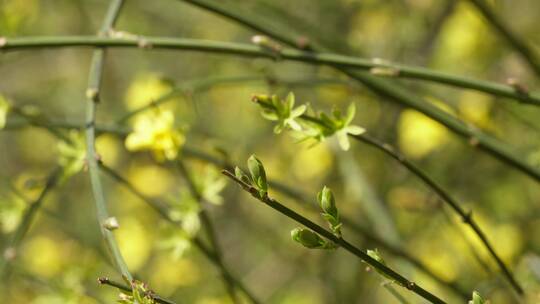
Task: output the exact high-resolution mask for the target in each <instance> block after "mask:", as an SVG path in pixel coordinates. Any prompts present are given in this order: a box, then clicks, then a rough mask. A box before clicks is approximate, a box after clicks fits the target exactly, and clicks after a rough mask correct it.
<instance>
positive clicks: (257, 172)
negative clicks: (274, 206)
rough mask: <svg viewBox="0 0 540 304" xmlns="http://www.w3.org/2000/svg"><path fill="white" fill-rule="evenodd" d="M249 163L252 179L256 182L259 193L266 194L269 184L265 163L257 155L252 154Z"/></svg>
mask: <svg viewBox="0 0 540 304" xmlns="http://www.w3.org/2000/svg"><path fill="white" fill-rule="evenodd" d="M247 165H248V169H249V173H250V174H251V180H252V181H253V182H254V183H255V186H256V188H257V189H258V190H259V194H260V195H261V196H264V195H265V194H266V192H267V191H268V184H267V182H266V172H265V171H264V166H263V164H262V163H261V161H260V160H259V159H257V157H255V155H251V156H250V157H249V159H248V161H247Z"/></svg>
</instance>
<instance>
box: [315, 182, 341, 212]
mask: <svg viewBox="0 0 540 304" xmlns="http://www.w3.org/2000/svg"><path fill="white" fill-rule="evenodd" d="M317 200H318V201H319V206H320V207H321V209H322V210H323V212H324V213H327V214H329V215H331V216H332V217H334V218H336V219H337V218H338V210H337V208H336V201H335V199H334V194H333V193H332V190H330V188H328V187H326V186H324V187H323V189H322V190H321V191H320V192H319V193H318V194H317Z"/></svg>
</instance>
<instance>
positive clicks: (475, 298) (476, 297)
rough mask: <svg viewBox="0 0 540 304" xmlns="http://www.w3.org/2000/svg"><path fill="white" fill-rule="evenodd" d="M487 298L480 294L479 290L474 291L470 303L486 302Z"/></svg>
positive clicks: (482, 303)
mask: <svg viewBox="0 0 540 304" xmlns="http://www.w3.org/2000/svg"><path fill="white" fill-rule="evenodd" d="M486 303H487V302H486V300H484V299H483V298H482V296H480V294H479V293H478V291H476V290H475V291H473V294H472V300H470V301H469V303H468V304H486Z"/></svg>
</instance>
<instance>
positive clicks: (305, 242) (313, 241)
mask: <svg viewBox="0 0 540 304" xmlns="http://www.w3.org/2000/svg"><path fill="white" fill-rule="evenodd" d="M291 237H292V239H293V240H294V241H295V242H297V243H300V244H301V245H302V246H304V247H307V248H310V249H334V248H336V245H335V244H333V243H330V242H328V241H326V240H325V239H323V238H322V237H320V236H319V235H318V234H317V233H315V232H313V231H311V230H309V229H306V228H295V229H293V230H292V231H291Z"/></svg>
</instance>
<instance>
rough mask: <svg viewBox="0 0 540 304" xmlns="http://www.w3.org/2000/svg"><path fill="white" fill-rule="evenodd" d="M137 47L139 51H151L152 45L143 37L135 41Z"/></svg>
mask: <svg viewBox="0 0 540 304" xmlns="http://www.w3.org/2000/svg"><path fill="white" fill-rule="evenodd" d="M137 46H138V47H139V48H141V49H151V48H152V44H151V43H150V42H149V41H148V40H146V39H145V38H144V37H139V38H138V39H137Z"/></svg>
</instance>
